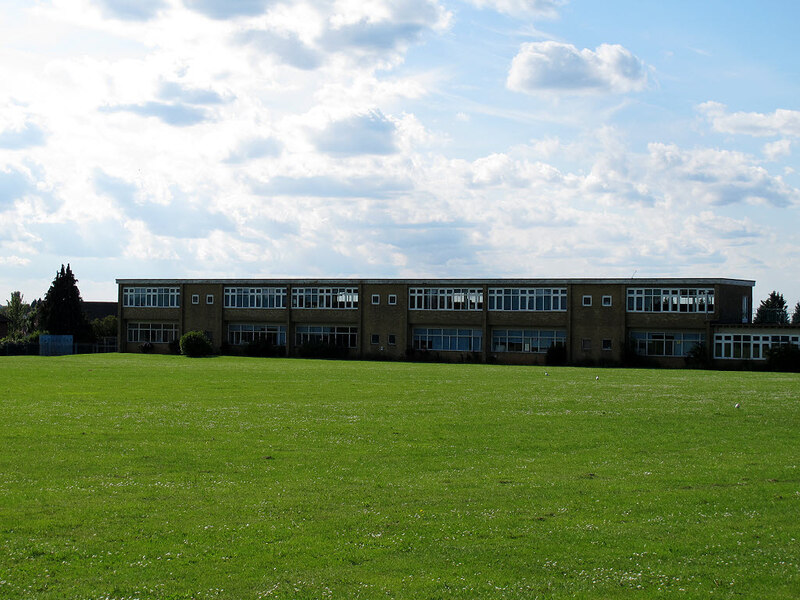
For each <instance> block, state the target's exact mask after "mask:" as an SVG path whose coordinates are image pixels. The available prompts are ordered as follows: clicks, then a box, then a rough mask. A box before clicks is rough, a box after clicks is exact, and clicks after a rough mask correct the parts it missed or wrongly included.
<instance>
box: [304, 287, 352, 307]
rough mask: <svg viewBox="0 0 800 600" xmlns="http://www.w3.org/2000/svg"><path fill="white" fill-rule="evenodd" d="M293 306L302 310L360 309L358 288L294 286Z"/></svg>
mask: <svg viewBox="0 0 800 600" xmlns="http://www.w3.org/2000/svg"><path fill="white" fill-rule="evenodd" d="M292 308H297V309H301V310H304V309H317V310H358V288H339V287H297V288H292Z"/></svg>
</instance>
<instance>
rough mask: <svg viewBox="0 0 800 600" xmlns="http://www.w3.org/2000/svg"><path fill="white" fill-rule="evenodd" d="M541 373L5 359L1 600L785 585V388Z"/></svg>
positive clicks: (795, 390)
mask: <svg viewBox="0 0 800 600" xmlns="http://www.w3.org/2000/svg"><path fill="white" fill-rule="evenodd" d="M548 370H549V376H545V374H544V369H543V368H540V367H501V366H486V365H439V364H405V363H380V362H330V361H303V360H282V359H247V358H230V357H218V358H210V359H194V360H192V359H187V358H184V357H179V356H150V355H94V356H75V357H62V358H39V357H2V358H0V396H1V397H2V399H0V448H2V451H1V452H0V529H1V530H2V536H0V544H2V546H1V547H0V597H2V598H37V599H38V598H53V599H55V598H58V599H61V598H76V599H82V600H83V599H90V598H98V599H99V598H113V599H122V598H125V599H132V598H142V599H144V598H180V599H184V598H197V599H205V598H231V599H245V598H326V597H333V598H464V599H468V598H476V597H485V598H537V597H539V598H576V597H577V598H627V597H637V598H650V597H673V596H677V597H681V598H707V597H709V596H712V597H721V598H733V597H736V598H797V597H798V596H800V543H798V538H800V524H798V520H799V519H800V468H798V465H800V376H798V375H796V374H772V373H721V372H702V371H651V370H599V369H598V370H594V369H573V368H550V369H548ZM596 375H599V376H600V380H599V381H595V376H596ZM737 402H740V403H741V407H740V408H738V409H736V408H734V404H735V403H737Z"/></svg>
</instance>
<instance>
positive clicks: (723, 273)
mask: <svg viewBox="0 0 800 600" xmlns="http://www.w3.org/2000/svg"><path fill="white" fill-rule="evenodd" d="M798 22H800V3H798V2H795V1H794V0H791V1H790V0H786V1H780V0H774V1H768V2H752V1H747V0H734V1H731V0H725V1H722V0H707V1H704V2H696V1H695V0H692V1H688V0H687V1H683V0H673V1H671V2H643V1H641V0H630V1H627V0H607V1H605V2H597V1H596V0H462V1H458V0H325V1H323V0H291V1H289V2H283V1H281V0H3V3H2V5H1V6H0V82H2V83H0V301H1V302H2V303H5V302H6V301H7V299H8V298H9V297H10V294H11V292H12V291H14V290H20V291H21V292H22V293H23V295H24V298H25V300H26V301H30V300H33V299H35V298H38V297H42V296H44V294H45V293H46V291H47V289H48V287H49V285H50V283H51V282H52V280H53V278H54V277H55V274H56V272H57V271H58V269H59V268H60V266H61V264H65V263H70V264H71V266H72V270H73V271H74V273H75V276H76V277H77V279H78V281H79V284H78V285H79V288H80V290H81V294H82V296H83V298H84V300H116V297H117V292H116V285H115V279H116V278H123V279H125V278H223V277H231V278H234V277H235V278H266V277H308V278H345V277H358V278H427V277H431V278H488V277H491V278H500V277H531V278H577V277H600V278H611V277H613V278H628V277H642V278H644V277H648V278H652V277H710V278H736V279H753V280H756V282H757V283H756V288H755V291H754V300H755V304H756V306H757V304H758V300H760V299H763V298H765V297H766V296H767V294H768V293H769V292H770V291H771V290H773V289H775V290H778V291H780V292H782V293H783V294H784V296H785V298H786V300H787V302H788V303H789V304H790V307H793V306H794V304H795V303H796V302H797V301H800V268H799V266H800V229H799V228H798V224H800V173H798V170H797V169H798V165H797V159H796V157H797V155H798V153H800V106H799V105H798V99H800V61H798V60H797V57H798V56H800V41H799V40H800V36H797V35H796V31H795V28H796V24H797V23H798Z"/></svg>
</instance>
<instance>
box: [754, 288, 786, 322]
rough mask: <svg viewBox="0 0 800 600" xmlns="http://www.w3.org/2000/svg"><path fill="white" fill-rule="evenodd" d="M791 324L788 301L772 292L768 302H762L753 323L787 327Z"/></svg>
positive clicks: (781, 295)
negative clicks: (787, 307) (787, 306)
mask: <svg viewBox="0 0 800 600" xmlns="http://www.w3.org/2000/svg"><path fill="white" fill-rule="evenodd" d="M788 322H789V313H788V312H787V310H786V300H784V299H783V294H779V293H778V292H775V291H772V292H770V294H769V297H768V298H767V299H766V300H762V301H761V306H759V307H758V310H757V311H756V317H755V319H753V323H775V324H778V325H786V324H787V323H788Z"/></svg>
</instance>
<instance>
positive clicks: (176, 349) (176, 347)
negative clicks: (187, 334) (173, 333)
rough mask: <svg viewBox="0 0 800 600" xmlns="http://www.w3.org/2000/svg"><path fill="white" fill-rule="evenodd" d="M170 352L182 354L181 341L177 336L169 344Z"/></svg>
mask: <svg viewBox="0 0 800 600" xmlns="http://www.w3.org/2000/svg"><path fill="white" fill-rule="evenodd" d="M168 347H169V353H170V354H180V353H181V341H180V340H179V339H177V338H175V339H174V340H172V341H171V342H170V343H169V344H168Z"/></svg>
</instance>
